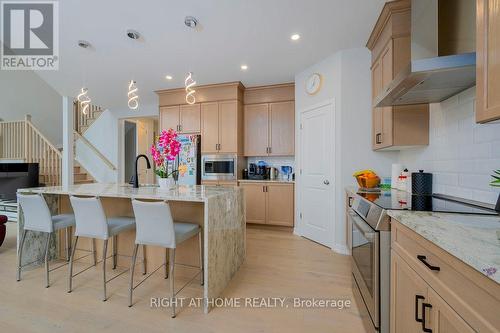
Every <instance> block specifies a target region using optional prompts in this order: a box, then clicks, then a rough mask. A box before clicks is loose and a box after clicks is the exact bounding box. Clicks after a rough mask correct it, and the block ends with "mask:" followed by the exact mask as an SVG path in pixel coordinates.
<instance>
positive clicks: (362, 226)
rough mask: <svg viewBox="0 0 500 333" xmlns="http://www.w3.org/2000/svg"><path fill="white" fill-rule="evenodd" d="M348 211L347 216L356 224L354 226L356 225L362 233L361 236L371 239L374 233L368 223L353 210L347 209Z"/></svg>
mask: <svg viewBox="0 0 500 333" xmlns="http://www.w3.org/2000/svg"><path fill="white" fill-rule="evenodd" d="M348 212H349V216H350V217H351V219H352V223H354V224H355V225H356V227H358V229H359V230H360V231H361V233H362V234H363V237H365V238H366V239H368V240H373V238H374V237H375V235H376V233H375V231H373V229H372V228H371V227H370V226H369V225H368V223H366V222H365V221H363V220H362V219H361V218H360V217H359V215H358V214H357V213H356V212H355V211H354V210H352V209H349V211H348Z"/></svg>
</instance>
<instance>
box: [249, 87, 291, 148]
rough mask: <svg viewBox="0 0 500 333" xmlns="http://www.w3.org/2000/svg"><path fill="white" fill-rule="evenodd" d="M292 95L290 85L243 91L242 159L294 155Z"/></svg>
mask: <svg viewBox="0 0 500 333" xmlns="http://www.w3.org/2000/svg"><path fill="white" fill-rule="evenodd" d="M294 95H295V92H294V85H293V84H284V85H276V86H266V87H256V88H249V89H247V90H246V91H245V110H244V119H245V121H244V123H245V129H244V133H245V140H244V142H245V145H244V155H245V156H293V155H294V154H295V101H294Z"/></svg>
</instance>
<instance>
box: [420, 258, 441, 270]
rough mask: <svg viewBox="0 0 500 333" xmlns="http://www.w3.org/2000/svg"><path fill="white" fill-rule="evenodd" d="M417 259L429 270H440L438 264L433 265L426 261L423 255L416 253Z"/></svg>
mask: <svg viewBox="0 0 500 333" xmlns="http://www.w3.org/2000/svg"><path fill="white" fill-rule="evenodd" d="M417 259H418V260H420V261H421V262H422V263H423V264H424V265H425V266H427V268H428V269H430V270H431V271H438V272H439V271H440V270H441V268H440V267H439V266H433V265H431V264H429V263H428V262H427V257H426V256H423V255H420V254H419V255H417Z"/></svg>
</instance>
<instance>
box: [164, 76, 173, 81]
mask: <svg viewBox="0 0 500 333" xmlns="http://www.w3.org/2000/svg"><path fill="white" fill-rule="evenodd" d="M165 79H167V80H172V79H173V77H172V75H165Z"/></svg>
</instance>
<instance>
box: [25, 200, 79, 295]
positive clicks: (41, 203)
mask: <svg viewBox="0 0 500 333" xmlns="http://www.w3.org/2000/svg"><path fill="white" fill-rule="evenodd" d="M17 202H18V203H19V205H20V206H21V208H22V210H23V215H24V229H23V232H22V234H21V242H20V244H19V249H18V254H17V281H20V280H21V269H22V267H23V266H21V259H22V254H23V246H24V241H25V240H26V234H27V233H28V231H37V232H43V233H46V234H47V240H46V243H45V271H46V286H45V287H46V288H48V287H49V286H50V283H49V272H51V271H52V270H54V269H58V268H61V267H62V266H64V265H61V266H59V267H55V268H53V269H52V270H49V248H50V238H51V235H52V233H53V232H56V231H58V230H61V229H65V230H66V244H70V243H71V242H70V240H69V239H70V237H69V229H68V228H69V227H72V226H74V225H75V216H74V215H73V214H62V215H55V216H51V214H50V210H49V207H48V206H47V202H46V201H45V199H44V198H43V196H42V195H41V194H17ZM69 251H70V248H69V247H67V249H66V259H69Z"/></svg>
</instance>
